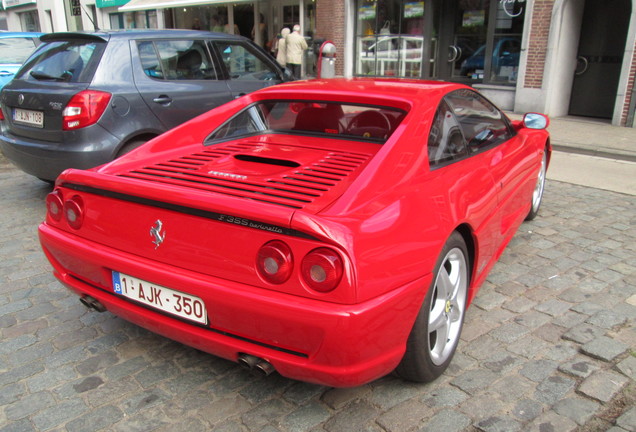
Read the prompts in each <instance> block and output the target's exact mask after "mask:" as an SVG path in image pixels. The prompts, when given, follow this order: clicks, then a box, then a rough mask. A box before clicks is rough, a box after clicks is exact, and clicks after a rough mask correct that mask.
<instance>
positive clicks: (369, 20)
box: [0, 0, 636, 127]
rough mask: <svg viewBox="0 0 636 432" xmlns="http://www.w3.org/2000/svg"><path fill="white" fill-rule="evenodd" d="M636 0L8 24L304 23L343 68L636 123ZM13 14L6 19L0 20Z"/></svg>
mask: <svg viewBox="0 0 636 432" xmlns="http://www.w3.org/2000/svg"><path fill="white" fill-rule="evenodd" d="M634 1H636V0H606V1H604V2H598V1H594V0H424V1H412V0H344V1H343V0H237V1H233V2H227V1H216V0H63V1H61V0H37V1H36V0H3V6H4V17H5V19H6V24H7V27H8V29H9V30H23V31H26V30H40V31H44V32H49V31H67V30H68V31H75V30H92V29H94V28H101V29H110V28H200V29H202V30H213V31H222V32H227V33H237V34H242V35H243V36H246V37H250V38H252V39H254V40H255V41H256V42H257V43H258V44H259V45H262V46H263V47H264V48H265V49H267V50H270V49H271V48H272V46H275V41H276V37H277V34H278V33H279V32H280V30H281V29H282V28H283V27H289V28H291V27H292V26H293V25H294V24H300V26H301V28H302V33H303V34H304V36H305V37H306V38H307V40H308V42H309V46H310V49H308V50H307V52H306V54H305V58H304V65H303V74H304V75H305V76H308V77H311V76H314V75H315V72H316V63H317V59H318V56H317V50H318V47H319V46H320V45H321V43H322V42H323V41H325V40H329V41H331V42H333V43H334V45H335V46H336V48H337V62H336V73H337V75H341V76H347V77H353V76H374V77H404V78H414V79H435V80H450V81H455V82H462V83H465V84H468V85H471V86H473V87H475V88H478V89H479V90H480V91H481V92H483V93H484V94H486V95H487V96H488V97H489V98H490V99H491V100H493V101H494V102H495V103H497V104H498V105H499V106H501V107H502V108H504V109H507V110H511V111H515V112H528V111H539V112H545V113H547V114H548V115H550V116H566V115H572V116H582V117H590V118H599V119H607V120H610V121H611V122H612V124H615V125H622V126H630V127H633V126H634V110H635V107H634V105H635V104H636V97H634V94H633V93H634V79H635V75H636V58H635V56H634V48H635V47H636V11H635V10H634V9H635V8H634V5H633V2H634ZM1 23H2V20H1V19H0V24H1Z"/></svg>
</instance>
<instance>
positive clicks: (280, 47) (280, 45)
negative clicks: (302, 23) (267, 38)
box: [275, 27, 291, 67]
mask: <svg viewBox="0 0 636 432" xmlns="http://www.w3.org/2000/svg"><path fill="white" fill-rule="evenodd" d="M290 33H291V30H290V29H288V28H287V27H284V28H283V29H282V30H281V31H280V37H279V38H278V39H276V47H275V50H276V61H277V62H278V64H279V65H281V66H282V67H285V66H286V65H287V45H286V38H287V36H289V34H290Z"/></svg>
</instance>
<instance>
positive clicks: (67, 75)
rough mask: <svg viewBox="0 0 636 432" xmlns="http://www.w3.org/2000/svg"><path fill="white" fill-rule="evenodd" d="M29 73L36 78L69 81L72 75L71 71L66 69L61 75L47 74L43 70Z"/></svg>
mask: <svg viewBox="0 0 636 432" xmlns="http://www.w3.org/2000/svg"><path fill="white" fill-rule="evenodd" d="M29 74H30V75H31V76H32V77H33V78H35V79H36V80H51V81H68V79H69V78H70V77H71V76H72V74H71V73H69V72H66V71H64V73H63V74H62V75H61V76H53V75H49V74H45V73H43V72H37V71H31V72H29Z"/></svg>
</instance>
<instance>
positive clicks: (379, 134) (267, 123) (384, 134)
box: [206, 101, 406, 144]
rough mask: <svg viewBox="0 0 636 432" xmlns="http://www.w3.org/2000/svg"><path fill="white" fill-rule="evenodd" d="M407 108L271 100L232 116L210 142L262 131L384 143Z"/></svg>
mask: <svg viewBox="0 0 636 432" xmlns="http://www.w3.org/2000/svg"><path fill="white" fill-rule="evenodd" d="M405 114H406V113H405V112H404V111H401V110H398V109H395V108H389V107H379V106H368V105H352V104H344V103H335V102H319V101H316V102H306V101H303V102H297V101H267V102H260V103H257V104H255V105H251V106H249V107H247V108H246V109H244V110H243V111H241V112H240V113H239V114H237V115H235V116H234V117H232V118H231V119H230V120H228V121H227V122H225V123H224V124H223V125H221V126H220V127H219V128H217V129H216V130H215V131H214V132H212V134H211V135H210V136H209V137H208V139H207V140H206V142H207V143H208V144H211V143H213V142H218V141H225V140H228V139H233V138H237V137H241V136H248V135H256V134H261V133H293V134H311V135H322V136H326V137H330V138H346V139H357V140H364V141H372V142H378V143H384V142H385V141H386V140H387V139H388V138H389V137H390V136H391V134H392V133H393V131H394V130H395V128H396V127H397V125H398V124H400V122H401V121H402V119H403V118H404V115H405Z"/></svg>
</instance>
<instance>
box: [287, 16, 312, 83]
mask: <svg viewBox="0 0 636 432" xmlns="http://www.w3.org/2000/svg"><path fill="white" fill-rule="evenodd" d="M285 47H286V48H287V67H288V68H289V70H290V71H291V73H292V75H293V76H294V78H296V79H299V78H300V73H301V67H300V65H301V64H302V62H303V52H304V51H305V50H306V49H307V41H305V38H304V37H303V36H302V35H301V34H300V26H299V25H298V24H296V25H295V26H294V31H293V32H292V33H291V34H289V35H287V37H286V38H285Z"/></svg>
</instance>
